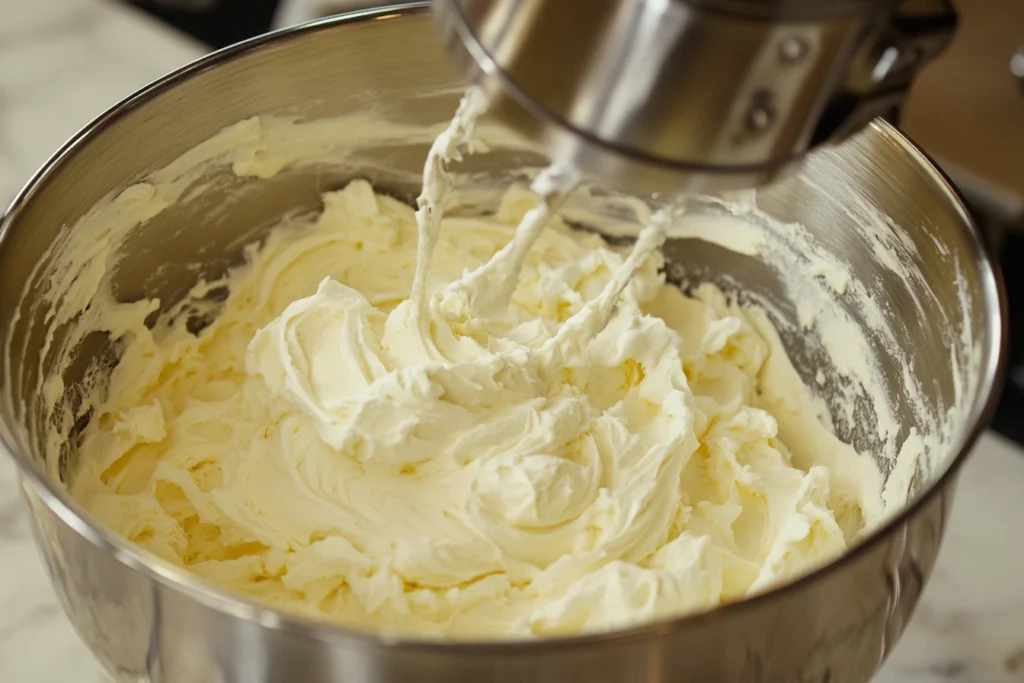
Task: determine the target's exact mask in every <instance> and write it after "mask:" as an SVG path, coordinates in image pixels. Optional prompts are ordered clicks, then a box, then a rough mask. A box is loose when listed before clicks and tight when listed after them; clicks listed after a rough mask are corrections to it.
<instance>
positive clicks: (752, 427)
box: [73, 181, 880, 638]
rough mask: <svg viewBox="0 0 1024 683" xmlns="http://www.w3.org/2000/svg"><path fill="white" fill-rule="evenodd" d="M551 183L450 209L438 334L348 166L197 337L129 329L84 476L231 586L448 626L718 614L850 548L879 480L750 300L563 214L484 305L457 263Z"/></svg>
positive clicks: (481, 257) (496, 243)
mask: <svg viewBox="0 0 1024 683" xmlns="http://www.w3.org/2000/svg"><path fill="white" fill-rule="evenodd" d="M535 204H536V202H535V200H534V199H533V196H532V194H531V193H529V192H528V191H526V190H519V189H513V190H511V191H510V192H509V193H508V194H507V195H506V197H505V200H504V202H503V204H502V206H501V208H500V210H499V211H498V212H497V214H496V215H495V216H493V217H487V218H445V219H444V220H443V222H442V223H441V228H440V233H439V235H438V238H437V244H436V248H435V250H434V252H433V257H432V260H431V264H430V271H429V278H427V279H426V280H425V282H424V287H425V296H424V302H425V303H424V306H425V308H424V313H423V317H424V321H425V323H424V324H422V325H421V324H420V322H417V320H416V316H415V315H414V311H413V302H412V300H409V299H407V297H408V295H409V292H410V291H411V287H412V280H413V273H414V270H415V263H416V257H417V242H418V240H417V224H416V220H415V216H414V212H413V210H412V209H410V208H408V207H406V206H405V205H403V204H401V203H399V202H397V201H395V200H392V199H390V198H388V197H384V196H381V195H375V194H374V192H373V190H372V188H371V187H370V186H369V185H368V184H367V183H365V182H361V181H356V182H353V183H352V184H350V185H349V186H348V187H346V188H345V189H343V190H341V191H339V192H334V193H330V194H328V195H326V196H325V197H324V210H323V213H322V214H321V215H320V216H319V218H318V219H317V220H316V221H315V224H313V225H309V226H297V227H291V228H281V229H278V230H277V231H275V232H274V233H273V234H272V235H271V237H270V238H269V239H268V241H267V242H266V243H265V244H264V245H263V246H262V247H260V248H258V249H257V248H254V249H252V250H251V251H250V252H249V258H248V262H247V264H246V265H245V266H244V267H241V268H239V269H237V270H235V271H233V272H232V273H231V274H230V276H229V277H228V278H227V280H226V281H225V282H224V283H223V284H224V285H225V286H226V287H227V289H228V291H229V295H228V298H227V301H226V302H225V304H224V308H223V312H222V313H221V314H220V315H219V316H218V317H217V318H216V319H215V320H214V321H213V322H212V323H211V324H210V325H209V326H208V327H206V328H205V329H203V330H202V331H201V332H200V333H199V334H198V335H192V334H190V333H188V331H187V330H186V329H185V321H184V320H183V319H182V320H178V321H176V322H175V323H174V324H171V325H167V326H164V325H159V326H157V328H156V329H155V331H154V332H153V333H152V334H150V335H145V334H137V335H136V336H135V338H134V340H133V342H132V343H131V344H130V345H129V351H128V353H127V354H126V356H125V358H124V360H123V361H122V363H121V364H120V365H119V366H118V368H117V369H116V370H115V372H114V375H113V376H112V378H111V386H110V391H109V395H108V399H107V400H106V403H105V406H104V407H103V409H102V410H101V411H100V413H99V414H98V415H97V417H96V419H94V420H93V422H92V424H91V425H90V427H89V429H88V430H87V434H86V437H85V440H84V442H83V444H82V448H81V456H80V461H81V463H83V464H82V467H81V469H80V471H79V472H78V474H77V477H76V479H75V482H74V486H73V493H74V495H75V496H76V497H77V498H78V499H79V500H80V501H82V502H83V503H84V504H85V506H86V507H87V508H88V509H89V510H90V511H91V512H92V513H93V514H95V515H96V516H98V517H99V518H100V519H101V521H103V522H104V523H106V524H107V525H109V526H111V527H112V528H113V529H115V530H116V531H118V532H119V533H121V534H123V535H125V536H126V537H128V538H129V539H131V540H132V541H134V542H136V543H138V544H140V545H142V546H144V547H145V548H147V549H149V550H151V551H153V552H155V553H156V554H158V555H160V556H162V557H164V558H166V559H167V560H169V561H171V562H173V563H175V564H179V565H182V566H184V567H187V568H188V569H190V570H191V571H193V572H195V573H197V574H199V575H201V576H205V577H207V578H209V579H211V580H212V581H214V582H216V583H219V584H222V585H224V586H227V587H229V588H232V589H234V590H236V591H239V592H242V593H246V594H249V595H253V596H256V597H259V598H261V599H263V600H266V601H268V602H271V603H273V604H276V605H280V606H282V607H284V608H286V609H289V610H293V611H296V612H301V613H305V614H308V615H313V616H318V617H325V618H329V619H332V620H335V621H338V622H341V623H344V624H348V625H352V626H356V627H360V628H366V629H373V630H380V631H388V632H400V633H418V634H432V635H441V636H448V637H459V638H478V637H488V636H496V635H527V636H528V635H544V634H554V633H573V632H579V631H591V630H602V629H609V628H613V627H617V626H621V625H626V624H631V623H635V622H638V621H643V620H648V619H652V618H656V617H659V616H665V615H673V614H678V613H681V612H685V611H690V610H698V609H704V608H708V607H712V606H714V605H717V604H720V603H721V602H723V601H727V600H732V599H736V598H739V597H742V596H744V595H746V594H748V593H750V592H751V591H759V590H762V589H764V588H767V587H769V586H771V585H773V584H774V583H776V582H778V581H780V580H784V579H786V578H789V577H791V576H793V575H794V574H797V573H800V572H802V571H804V570H806V569H808V568H810V567H811V566H813V565H815V564H817V563H820V562H822V561H825V560H828V559H831V558H833V557H834V556H836V555H837V554H839V553H841V552H842V551H843V550H844V548H845V547H846V546H847V544H848V543H849V542H850V540H852V538H853V537H854V536H855V534H856V533H857V532H858V531H859V529H860V528H861V527H862V525H864V524H865V523H866V522H870V521H871V519H870V518H871V517H873V516H874V515H876V514H877V513H878V512H879V508H880V503H879V501H878V498H879V491H880V486H878V475H877V473H875V472H874V468H873V466H872V464H871V461H870V459H868V458H862V457H860V456H858V455H857V454H856V453H854V452H853V451H852V449H850V448H849V447H848V446H845V445H843V444H841V443H840V442H838V441H837V440H836V439H835V438H834V437H832V436H831V435H830V434H828V432H827V431H826V430H825V429H824V428H823V427H821V425H819V424H818V423H817V421H816V418H815V416H814V413H813V410H812V408H811V402H810V398H809V395H808V394H807V390H806V389H805V388H804V387H803V386H802V385H801V384H800V382H799V379H798V378H797V376H796V373H795V372H794V371H793V369H792V368H791V367H790V366H789V363H788V361H787V360H786V358H785V356H784V354H783V353H782V351H781V347H780V346H779V344H778V341H777V339H776V338H775V337H774V334H773V332H772V331H771V328H770V326H768V325H767V323H766V321H765V320H764V319H763V316H761V315H759V314H757V313H756V312H749V311H743V310H740V309H739V308H738V307H736V306H735V305H732V304H730V303H729V302H727V300H726V298H725V296H724V295H722V294H721V292H719V291H717V290H715V289H714V288H712V287H703V288H701V289H700V290H698V292H697V293H696V296H695V297H694V298H688V297H686V296H684V295H682V294H681V293H680V292H679V291H678V290H676V289H675V288H673V287H671V286H669V285H666V284H664V283H663V280H662V278H661V277H660V276H659V274H658V267H659V265H660V259H659V257H658V256H657V255H656V254H655V255H651V256H650V257H649V258H640V256H642V254H639V255H638V256H637V258H636V259H634V261H635V264H626V263H625V262H626V258H624V256H623V255H622V254H621V253H619V252H617V251H614V250H612V249H610V248H608V247H607V246H606V245H605V244H604V243H603V242H602V240H601V239H600V238H599V237H597V236H594V235H586V234H582V233H577V232H572V231H570V230H569V229H568V228H567V227H566V226H565V225H564V223H562V221H561V220H560V219H558V218H557V217H556V218H554V219H552V220H551V221H550V222H549V224H548V229H546V230H545V231H543V232H542V233H540V234H539V236H537V237H536V242H535V244H534V245H533V248H532V249H530V250H529V251H527V252H525V253H523V254H522V260H523V263H522V272H521V276H520V278H519V280H518V286H517V287H516V288H515V290H514V292H512V294H511V301H510V302H508V303H507V304H505V305H502V306H493V305H492V306H490V307H489V311H488V315H487V316H480V315H476V314H474V313H475V311H477V307H476V305H475V304H474V303H473V302H474V301H476V299H477V297H476V296H475V295H474V293H475V294H485V293H486V289H485V288H486V287H487V286H494V283H493V282H488V281H487V280H486V278H484V279H481V278H476V279H475V280H474V278H473V277H472V276H471V275H467V276H466V277H462V276H463V274H464V272H465V271H467V270H468V271H470V273H472V272H474V271H475V269H477V268H479V267H480V266H481V265H483V264H485V263H486V262H487V261H488V259H489V258H490V257H491V256H492V255H493V254H495V253H496V252H498V251H500V250H501V249H502V248H503V247H506V246H507V245H508V244H509V242H510V240H511V238H512V237H513V233H514V227H513V226H515V225H516V224H517V223H519V221H520V220H521V219H522V218H523V215H524V214H525V213H527V212H528V211H529V210H530V209H534V208H536V207H535ZM653 246H656V242H655V243H654V244H653V245H652V244H649V245H648V247H649V248H653ZM506 253H507V251H506ZM624 264H625V265H624ZM633 265H636V266H637V270H636V272H635V273H632V272H631V271H632V268H633ZM630 275H632V280H631V281H629V282H628V284H627V285H626V286H625V287H624V288H623V289H622V293H621V297H619V298H618V303H617V305H614V306H613V305H611V304H612V303H614V292H613V291H612V290H613V288H614V287H609V283H611V282H613V280H615V278H616V276H617V277H618V279H619V282H618V284H619V285H621V284H622V278H623V277H625V278H626V279H627V280H628V279H629V276H630ZM460 277H462V279H461V280H460ZM467 281H468V282H476V283H478V285H479V287H478V288H477V289H472V288H471V289H470V291H468V292H467V289H466V287H465V283H466V282H467ZM460 282H461V283H462V284H460ZM482 298H485V299H486V298H488V297H486V296H485V297H482ZM490 298H491V299H493V298H494V297H490ZM499 298H500V297H499ZM491 303H492V304H493V301H491ZM605 318H607V324H604V323H605ZM766 378H770V381H771V386H766V385H765V382H766ZM773 413H774V414H773ZM780 424H783V425H784V426H786V428H788V429H794V426H795V428H797V429H800V428H801V427H800V425H804V427H806V429H805V431H804V432H803V433H804V434H805V435H806V434H810V435H811V436H812V437H813V438H810V439H809V440H808V439H801V441H804V442H806V443H803V444H802V446H803V448H804V451H803V452H794V453H792V454H791V453H790V452H789V450H788V449H787V448H786V446H785V445H784V443H783V442H782V440H780V438H779V425H780ZM819 462H820V463H826V464H828V465H829V467H828V468H826V467H823V466H819V465H817V464H816V463H819ZM795 463H799V464H800V465H801V466H799V467H798V466H796V465H795Z"/></svg>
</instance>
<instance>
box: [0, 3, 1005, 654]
mask: <svg viewBox="0 0 1024 683" xmlns="http://www.w3.org/2000/svg"><path fill="white" fill-rule="evenodd" d="M430 6H431V2H430V1H429V0H417V1H414V2H405V3H399V4H392V5H386V6H380V7H374V8H370V9H363V10H357V11H353V12H347V13H344V14H339V15H337V16H333V17H329V18H325V19H319V20H316V21H312V22H308V23H305V24H301V25H298V26H293V27H288V28H284V29H280V30H277V31H272V32H270V33H266V34H264V35H261V36H257V37H255V38H252V39H249V40H246V41H243V42H240V43H237V44H235V45H231V46H228V47H226V48H222V49H219V50H215V51H213V52H210V53H209V54H206V55H204V56H202V57H200V58H199V59H196V60H194V61H192V62H190V63H188V64H186V65H183V66H181V67H179V68H177V69H175V70H173V71H171V72H169V73H168V74H167V75H165V76H163V77H161V78H159V79H157V80H155V81H153V82H152V83H150V84H148V85H146V86H144V87H143V88H141V89H139V90H138V91H136V92H135V93H133V94H132V95H130V96H128V97H127V98H125V99H123V100H122V101H120V102H119V103H117V104H115V105H114V106H112V107H110V108H109V109H108V110H107V111H106V112H104V113H103V114H101V115H99V116H98V117H96V118H95V119H94V120H93V121H91V122H90V123H89V124H87V125H86V126H85V127H83V128H82V129H81V130H80V131H79V132H77V133H76V134H75V135H74V136H72V137H71V138H70V139H69V140H68V141H67V142H66V143H64V145H63V146H61V147H60V148H59V150H58V151H57V152H55V153H54V154H53V155H52V156H51V157H50V158H49V159H48V160H47V161H46V162H45V163H44V164H43V166H42V167H41V168H40V169H39V170H38V171H37V172H36V173H35V174H34V175H33V176H32V177H31V179H30V180H29V181H28V182H27V183H26V184H25V185H24V187H23V188H22V189H21V190H20V191H19V192H18V193H17V194H16V195H15V197H14V199H13V200H12V202H11V204H10V206H9V207H8V208H7V210H6V211H5V212H4V213H3V215H2V216H0V249H3V247H4V244H5V242H6V241H7V238H8V235H9V234H10V233H11V232H12V230H13V226H14V225H15V224H16V223H17V221H18V218H19V215H20V214H21V213H22V212H23V211H24V210H25V208H26V207H27V206H28V205H29V203H30V202H31V201H32V200H33V198H34V197H35V196H36V195H37V194H38V193H39V192H40V191H42V190H43V189H44V188H45V187H46V186H47V185H48V184H49V182H50V181H51V180H52V179H53V178H54V177H55V176H56V175H57V174H58V173H59V172H60V171H61V170H62V167H63V166H64V165H65V164H66V163H67V162H68V160H69V159H70V158H71V157H72V156H73V155H74V154H75V153H76V152H77V150H78V149H79V148H80V147H82V146H84V145H85V144H87V143H88V142H90V141H91V140H92V139H93V138H94V137H95V136H96V135H97V134H98V133H100V132H101V131H103V130H104V129H106V128H107V127H108V126H111V125H113V124H115V123H116V122H117V121H118V120H120V119H121V118H123V117H124V116H125V115H126V114H127V113H129V112H130V111H132V110H133V109H135V108H137V107H139V106H141V105H143V104H145V103H147V102H149V101H150V100H152V99H153V98H155V97H156V96H158V95H160V94H162V93H164V92H167V91H169V90H171V89H172V88H174V87H176V86H178V85H180V84H182V83H184V82H186V81H187V80H189V79H191V78H193V77H196V76H197V75H199V74H201V73H203V72H205V71H207V70H209V69H212V68H215V67H217V66H218V65H220V64H222V63H224V62H226V61H228V60H230V59H233V58H237V57H241V56H243V55H246V54H248V53H252V52H256V51H258V50H261V49H263V48H265V47H267V46H268V45H279V44H281V43H282V42H285V41H290V40H295V39H299V38H301V37H303V36H306V35H307V34H312V33H317V32H320V31H327V30H333V29H336V28H338V27H340V26H347V25H350V24H352V25H356V24H360V23H363V22H368V21H390V20H396V19H401V18H404V17H409V16H419V15H423V14H426V13H429V11H430ZM870 128H872V129H873V130H874V131H875V132H876V133H878V134H880V135H882V136H884V137H885V138H886V139H887V140H889V141H890V142H891V143H893V144H895V145H898V146H899V147H901V149H903V151H904V152H905V153H906V154H907V157H908V158H909V159H910V161H911V163H912V164H914V165H916V166H918V167H919V168H920V170H921V171H922V172H924V173H925V174H926V175H929V176H931V178H932V180H933V181H934V182H935V183H936V184H937V185H938V186H939V188H940V189H941V190H942V191H943V192H945V193H946V194H947V195H948V198H949V201H950V204H951V206H952V207H954V208H955V209H956V211H957V212H958V213H959V214H960V216H959V217H960V219H961V222H962V225H963V229H964V231H965V233H966V237H967V239H968V247H969V256H970V258H971V261H972V262H973V263H974V264H975V265H976V267H977V268H978V277H979V281H980V285H981V289H982V292H983V304H984V306H983V308H984V311H983V314H984V319H985V324H986V325H987V327H988V328H989V329H988V337H989V339H990V343H989V345H988V348H987V349H985V351H987V354H986V358H987V362H986V363H985V364H984V366H983V367H982V369H981V375H980V381H979V383H978V386H977V393H976V395H975V397H974V400H973V401H972V403H971V405H970V410H969V412H968V416H967V424H970V425H971V427H970V428H969V429H968V430H965V432H964V433H963V434H961V435H960V437H959V438H958V440H957V442H956V443H955V445H954V446H952V447H951V450H954V449H955V450H956V455H955V456H954V457H953V458H951V459H950V460H949V463H948V465H947V467H946V469H945V471H944V472H942V473H941V474H939V475H938V476H937V477H936V479H935V480H934V481H933V482H932V484H931V486H929V487H928V488H927V489H926V490H925V491H923V492H921V493H919V494H918V495H917V496H916V498H915V499H914V500H912V501H911V502H910V503H909V504H907V505H906V506H905V507H903V508H902V509H901V510H900V511H899V512H898V513H897V514H895V515H893V516H891V517H890V518H889V519H887V520H886V521H884V522H883V523H882V524H881V525H879V526H878V527H877V528H875V529H874V530H872V531H871V533H870V534H868V535H867V536H866V537H865V538H863V539H861V540H860V541H859V542H858V543H856V544H855V545H854V546H853V547H851V548H850V549H849V550H848V551H847V552H846V553H844V554H843V555H841V556H839V557H837V558H836V559H835V560H833V561H831V562H829V563H828V564H825V565H823V566H821V567H818V568H816V569H814V570H812V571H810V572H807V573H806V574H803V575H800V576H798V577H796V578H794V579H792V580H790V581H788V582H786V583H784V584H781V585H778V586H775V587H773V588H771V589H769V590H767V591H765V592H762V593H758V594H755V595H752V596H747V597H744V598H741V599H738V600H735V601H733V602H729V603H726V604H724V605H719V606H717V607H714V608H712V609H710V610H707V611H704V612H696V613H689V614H683V615H680V616H676V617H670V618H663V619H659V620H655V621H651V622H644V623H640V624H636V625H632V626H629V627H627V628H623V629H616V630H612V631H607V632H597V633H584V634H575V635H565V636H554V637H542V638H522V639H520V638H508V639H488V640H483V639H481V640H447V639H444V638H443V637H424V636H407V635H393V634H388V633H385V632H378V631H363V630H359V629H355V628H351V627H347V626H343V625H340V624H336V623H332V622H329V621H325V620H321V619H315V618H312V617H305V616H301V615H295V614H291V613H288V612H286V611H283V610H278V609H276V608H274V607H272V606H269V605H267V604H265V603H261V602H259V601H258V600H255V599H253V598H250V597H248V596H245V595H242V594H238V593H235V592H233V591H231V590H229V589H227V588H223V587H221V586H218V585H216V584H213V583H210V582H207V581H205V580H203V579H200V578H199V577H198V576H196V575H195V574H193V573H192V572H190V571H188V570H187V569H185V568H183V567H179V566H177V565H173V564H171V563H170V562H167V561H166V560H163V559H161V558H159V557H157V556H156V555H153V554H152V553H149V552H148V551H145V550H143V549H142V548H140V547H138V546H136V545H135V544H133V543H131V542H130V541H128V540H126V539H124V538H123V537H121V536H119V535H118V534H115V533H114V532H112V531H110V530H108V529H105V528H104V527H103V526H101V525H100V524H98V523H95V522H94V521H92V519H91V515H89V513H87V512H86V511H85V510H84V509H83V508H82V507H81V506H80V505H79V503H78V502H77V501H75V500H74V499H72V498H71V497H70V495H69V494H68V493H67V492H66V491H65V490H64V489H63V488H62V487H58V486H55V485H54V484H53V482H52V481H51V479H50V477H48V476H47V475H46V473H45V471H44V470H43V468H42V467H41V466H40V465H39V464H37V463H35V462H33V461H31V460H30V459H29V458H28V457H27V456H26V455H25V454H24V453H21V452H19V451H18V450H16V449H15V448H13V446H12V444H11V443H9V442H8V440H7V439H6V438H5V437H4V434H3V433H2V432H0V451H2V452H4V453H6V454H7V455H9V456H10V457H11V459H12V460H13V461H14V463H15V465H16V467H17V471H18V474H19V476H20V477H21V478H22V482H21V485H22V488H23V492H24V493H28V492H29V491H28V488H27V487H31V492H32V493H34V494H35V495H36V496H38V498H39V499H40V500H41V501H42V502H43V503H44V504H45V505H46V507H47V508H48V509H49V510H50V511H51V512H52V513H53V514H54V515H56V516H57V517H58V518H59V519H60V520H61V521H63V522H64V523H65V524H66V525H67V526H68V527H70V528H71V529H73V530H74V531H75V532H76V533H78V534H79V535H80V536H82V537H83V538H84V539H85V540H86V541H87V542H89V543H91V544H92V545H94V546H96V547H97V548H99V549H101V550H104V551H106V552H109V553H110V554H111V555H112V557H113V558H114V559H115V560H116V561H117V562H119V563H121V564H123V565H126V566H127V567H130V568H132V569H135V570H137V571H139V572H141V573H142V574H143V575H145V576H146V577H147V578H149V579H150V580H153V581H156V582H158V583H159V584H160V585H162V586H163V587H165V588H169V589H172V590H174V591H178V592H180V593H182V594H184V595H185V596H188V597H189V598H191V599H193V600H195V601H196V602H198V603H200V604H202V605H203V606H205V607H207V608H210V609H214V610H217V611H218V612H221V613H224V614H226V615H229V616H234V617H237V618H240V619H245V620H248V621H251V622H255V623H258V624H259V625H261V626H263V627H265V628H270V629H274V630H281V631H285V632H289V633H292V634H295V635H298V636H301V637H304V638H309V639H312V640H316V641H321V642H325V643H338V642H342V641H349V642H350V641H353V640H354V641H359V642H360V643H363V644H366V645H369V646H374V647H378V648H383V649H389V648H398V647H401V648H403V649H414V650H423V651H431V652H442V651H443V652H444V653H446V654H455V653H460V654H468V655H515V654H518V653H521V652H525V651H526V650H527V649H528V650H529V652H530V653H531V654H533V655H536V654H538V653H539V652H550V651H551V650H558V649H570V648H578V647H590V646H594V645H608V646H618V645H623V644H627V643H629V642H635V641H637V640H645V639H650V638H658V637H663V636H665V635H668V634H670V633H673V632H676V631H680V630H684V629H689V628H693V627H697V626H699V625H701V624H703V623H707V622H713V621H717V620H720V619H727V618H730V617H731V616H732V615H733V614H738V613H743V612H746V611H750V610H753V609H757V608H760V607H762V606H764V605H767V604H770V603H771V602H773V601H776V600H778V599H780V598H782V597H784V596H787V595H789V594H791V593H793V592H795V591H799V590H802V589H803V588H804V587H806V586H808V585H811V584H814V583H817V582H819V581H821V580H823V579H825V578H826V577H828V576H830V575H831V574H832V573H834V572H837V571H840V570H841V569H842V568H843V567H844V566H846V565H847V564H850V563H852V562H854V561H855V560H856V559H857V558H858V557H860V556H862V555H863V554H865V553H867V552H869V551H870V550H872V549H873V548H875V547H877V546H878V545H879V544H880V543H882V542H883V541H884V539H886V538H887V537H888V536H890V535H891V534H892V533H893V532H894V531H895V530H896V529H897V528H898V527H900V526H901V525H904V524H906V523H907V522H908V521H910V519H911V518H912V517H914V516H915V515H916V514H917V513H918V511H920V510H921V509H922V508H923V507H925V506H926V505H928V504H929V503H930V502H932V501H933V499H934V498H935V496H937V495H938V494H939V492H940V491H942V490H944V489H946V488H947V487H948V486H949V485H951V484H952V483H953V480H954V479H955V476H956V473H957V471H958V470H959V468H960V466H961V465H962V464H963V462H964V461H965V460H966V458H967V457H968V455H969V454H970V452H971V449H972V446H973V445H974V444H975V442H976V441H977V440H978V438H979V436H980V435H981V433H982V432H983V431H984V430H985V428H986V427H987V426H988V424H989V422H990V421H991V419H992V416H993V414H994V412H995V408H996V405H997V402H998V399H999V396H1000V393H1001V387H1002V384H1003V377H1002V375H1003V372H1002V370H1003V366H1004V364H1005V361H1006V337H1007V305H1006V294H1005V290H1004V286H1003V282H1002V277H1001V274H1000V271H999V265H998V262H997V261H996V260H995V259H994V258H993V255H992V250H991V248H990V246H989V245H988V243H987V242H986V240H985V239H984V236H983V235H981V233H980V231H979V229H978V227H977V225H976V224H975V222H974V220H973V218H972V217H971V216H970V214H969V213H968V211H967V209H966V206H965V203H964V200H963V198H962V196H961V194H960V192H959V191H958V190H957V189H956V187H955V186H954V185H953V184H952V182H951V181H950V180H949V178H948V177H947V176H946V175H945V173H943V172H942V171H941V170H940V169H939V168H938V166H937V165H936V164H935V163H934V161H933V160H932V159H931V158H930V157H929V156H928V155H927V154H926V153H925V152H924V151H922V150H921V149H920V148H919V147H918V146H917V145H916V144H915V143H913V142H912V141H911V140H910V139H909V138H908V137H907V136H906V135H904V134H903V133H901V132H900V131H899V130H897V129H896V128H895V127H893V126H892V125H891V124H889V123H887V122H885V121H881V120H876V121H874V122H872V123H871V124H870ZM36 542H37V543H38V542H39V538H38V536H37V537H36Z"/></svg>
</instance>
